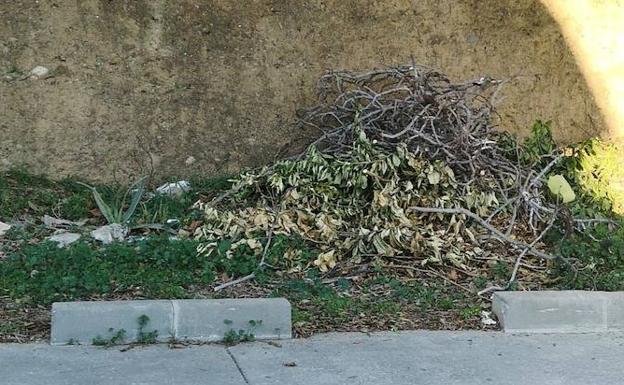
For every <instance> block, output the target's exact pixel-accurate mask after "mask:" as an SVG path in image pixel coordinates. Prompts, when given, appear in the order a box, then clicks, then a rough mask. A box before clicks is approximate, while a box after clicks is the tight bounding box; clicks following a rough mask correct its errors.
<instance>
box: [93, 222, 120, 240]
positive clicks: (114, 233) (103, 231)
mask: <svg viewBox="0 0 624 385" xmlns="http://www.w3.org/2000/svg"><path fill="white" fill-rule="evenodd" d="M127 235H128V228H127V227H125V226H122V225H120V224H118V223H113V224H112V225H106V226H101V227H98V228H97V229H95V230H93V231H92V232H91V236H92V237H93V239H95V240H96V241H100V242H102V243H103V244H105V245H108V244H109V243H113V241H123V240H124V239H126V236H127Z"/></svg>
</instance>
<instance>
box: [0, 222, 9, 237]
mask: <svg viewBox="0 0 624 385" xmlns="http://www.w3.org/2000/svg"><path fill="white" fill-rule="evenodd" d="M10 228H11V225H9V224H7V223H4V222H0V237H1V236H3V235H4V234H5V233H6V232H7V231H9V229H10Z"/></svg>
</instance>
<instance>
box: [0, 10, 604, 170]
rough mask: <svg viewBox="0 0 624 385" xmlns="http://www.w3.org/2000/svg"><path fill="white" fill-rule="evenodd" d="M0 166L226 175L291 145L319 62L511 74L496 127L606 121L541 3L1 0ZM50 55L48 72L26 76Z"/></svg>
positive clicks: (583, 132)
mask: <svg viewBox="0 0 624 385" xmlns="http://www.w3.org/2000/svg"><path fill="white" fill-rule="evenodd" d="M0 55H1V56H0V167H4V168H7V167H15V166H27V167H29V168H31V169H32V170H33V171H36V172H43V173H47V174H49V175H52V176H55V177H60V176H65V175H77V176H81V177H85V178H88V179H92V180H111V179H115V178H117V179H126V178H129V177H132V176H134V175H138V174H146V173H150V172H154V173H155V174H156V175H158V176H168V175H176V176H184V175H188V174H193V173H205V174H216V173H223V172H233V171H235V170H238V169H240V168H241V167H245V166H256V165H259V164H262V163H264V162H268V161H270V160H272V159H273V158H274V157H275V156H278V155H279V154H280V153H281V152H283V151H294V150H296V149H297V148H301V146H303V145H304V144H305V141H306V138H309V137H310V135H313V133H310V132H301V131H297V130H294V129H293V128H292V126H291V125H290V124H291V123H292V121H293V116H294V112H295V110H296V109H298V108H302V107H305V106H308V105H310V104H311V103H313V102H314V86H315V81H316V79H317V77H318V76H319V75H321V74H322V73H323V72H324V71H325V70H328V69H335V68H341V69H355V70H357V69H367V68H371V67H379V66H383V65H391V64H400V63H406V62H409V60H410V59H409V58H410V56H411V55H413V56H414V58H415V60H416V61H417V62H418V63H421V64H425V65H428V66H432V67H436V68H438V69H441V70H442V71H444V72H446V73H447V74H449V75H450V76H451V77H452V78H454V79H456V80H463V79H471V78H478V77H481V76H483V75H491V76H494V77H498V78H510V77H515V80H514V81H513V82H512V83H511V84H510V85H509V86H508V87H507V88H506V89H505V91H504V96H505V99H504V101H503V104H502V105H501V107H500V113H501V117H502V125H501V126H502V128H504V129H506V130H510V131H513V132H518V133H521V134H522V133H526V132H527V130H528V128H529V127H530V125H531V123H532V122H533V121H534V120H536V119H552V120H553V121H554V125H555V134H556V137H557V138H559V139H561V140H564V141H576V140H579V139H582V138H585V137H588V136H591V135H595V134H598V133H600V132H601V131H603V129H604V124H603V122H602V119H601V116H600V113H599V111H598V109H597V108H596V106H595V103H594V101H593V99H592V96H591V94H590V92H589V90H588V88H587V86H586V84H585V81H584V79H583V77H582V76H581V74H580V73H579V70H578V69H577V66H576V63H575V60H574V57H573V55H572V54H571V53H570V51H569V49H568V48H567V46H566V44H565V40H564V38H563V37H562V35H561V32H560V30H559V27H558V25H557V23H556V22H555V21H554V20H553V19H552V18H551V17H550V15H549V13H548V12H547V11H546V9H545V8H544V7H543V6H542V5H541V4H540V3H539V1H537V0H413V1H409V0H384V1H373V0H281V1H280V0H273V1H272V0H246V1H234V0H177V1H166V0H132V1H130V0H127V1H123V0H81V1H71V0H39V1H38V2H35V1H11V2H9V1H5V2H3V4H2V6H1V7H0ZM36 66H45V67H46V68H48V69H49V70H50V73H49V74H48V75H46V76H44V77H42V78H39V79H32V78H30V77H29V76H28V72H29V71H31V70H32V69H33V68H34V67H36Z"/></svg>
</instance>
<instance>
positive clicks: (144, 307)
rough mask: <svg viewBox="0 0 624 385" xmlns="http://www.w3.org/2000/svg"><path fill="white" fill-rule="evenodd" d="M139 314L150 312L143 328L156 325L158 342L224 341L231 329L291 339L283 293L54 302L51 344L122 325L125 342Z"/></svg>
mask: <svg viewBox="0 0 624 385" xmlns="http://www.w3.org/2000/svg"><path fill="white" fill-rule="evenodd" d="M142 315H146V316H148V317H149V323H148V324H147V325H146V326H145V328H144V330H143V331H144V332H145V333H149V332H151V331H153V330H156V331H157V332H158V338H157V339H158V341H161V342H164V341H168V340H169V339H171V338H174V339H175V340H185V341H209V342H217V341H223V339H224V337H225V335H226V334H227V333H228V332H229V331H231V330H234V331H235V332H237V333H238V331H239V330H243V331H244V332H245V333H249V334H253V336H254V337H255V338H256V339H287V338H292V320H291V306H290V303H289V302H288V301H287V300H286V299H284V298H244V299H205V300H199V299H193V300H142V301H112V302H104V301H99V302H98V301H94V302H59V303H54V304H53V305H52V332H51V337H50V343H51V344H52V345H65V344H68V343H69V342H70V341H71V342H73V343H80V344H91V343H92V341H93V339H94V338H95V337H98V336H99V337H102V338H104V339H109V338H110V337H112V336H113V335H114V333H115V332H116V331H118V330H121V329H124V330H125V331H126V339H125V341H124V342H126V343H130V342H135V341H136V340H137V336H138V332H139V324H138V320H139V317H141V316H142ZM250 321H251V322H250ZM111 328H112V329H113V330H112V331H111V330H110V329H111Z"/></svg>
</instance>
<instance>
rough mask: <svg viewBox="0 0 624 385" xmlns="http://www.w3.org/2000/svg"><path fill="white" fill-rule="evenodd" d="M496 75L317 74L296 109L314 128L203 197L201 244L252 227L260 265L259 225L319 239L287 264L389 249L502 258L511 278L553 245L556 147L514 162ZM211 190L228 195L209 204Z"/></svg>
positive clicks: (461, 264)
mask: <svg viewBox="0 0 624 385" xmlns="http://www.w3.org/2000/svg"><path fill="white" fill-rule="evenodd" d="M502 85H503V82H500V81H496V80H493V79H489V78H481V79H479V80H476V81H471V82H467V83H453V82H451V81H450V80H449V79H448V78H447V77H446V76H444V75H443V74H441V73H439V72H437V71H434V70H431V69H429V68H425V67H419V66H415V65H412V66H404V67H395V68H388V69H384V70H375V71H372V72H365V73H352V72H346V71H336V72H330V73H328V74H326V75H324V76H322V77H321V78H320V80H319V86H318V89H319V97H320V98H319V100H320V102H319V104H318V105H317V106H315V107H314V108H311V109H309V110H307V111H306V112H305V113H304V114H303V115H302V116H301V118H300V121H299V124H300V125H301V126H305V127H314V128H316V129H318V130H319V137H318V139H317V140H316V141H314V143H312V144H311V145H310V146H309V147H308V148H307V149H306V151H305V152H303V153H302V154H300V155H299V156H296V157H293V158H291V159H288V160H284V161H280V162H277V163H275V164H273V165H271V166H268V167H265V168H263V169H260V170H256V171H252V172H247V173H243V174H241V175H240V176H239V177H238V178H237V180H236V183H235V184H234V187H233V188H232V190H231V191H229V192H228V193H227V194H226V195H224V196H222V197H220V198H218V199H216V200H215V201H213V202H209V203H204V204H202V207H203V208H204V210H205V213H206V224H205V225H204V226H203V227H202V228H200V229H198V232H197V236H198V237H199V238H201V239H203V240H205V242H204V245H203V247H202V248H201V250H200V251H201V252H203V253H206V255H210V254H211V253H215V252H218V250H217V247H216V245H217V243H216V242H215V240H217V239H219V238H223V237H226V238H229V239H231V240H232V242H233V246H232V247H234V248H239V247H251V246H250V245H251V242H252V241H253V240H256V239H260V240H261V241H262V242H264V245H265V247H264V252H263V251H262V248H261V247H254V249H255V251H253V252H255V253H257V255H258V258H259V260H260V262H259V264H260V266H261V267H262V266H265V265H267V262H266V261H265V258H264V257H265V256H266V249H267V248H268V244H270V240H271V237H272V236H273V235H275V234H286V235H291V236H298V237H301V238H303V239H304V240H306V241H307V242H310V243H311V244H313V245H314V246H315V247H316V248H317V249H318V250H319V254H318V258H317V259H315V260H314V261H306V260H301V259H298V257H297V251H296V250H292V253H291V252H290V251H289V252H288V253H286V254H287V255H286V256H285V258H286V259H288V261H287V263H288V269H289V271H290V272H293V273H296V272H302V271H305V270H306V269H311V268H318V269H320V270H321V271H322V272H324V273H327V274H331V273H332V271H335V270H337V269H346V268H348V266H351V265H357V264H362V263H367V262H370V261H384V260H385V261H388V260H389V261H392V260H401V263H403V264H405V263H408V264H411V265H413V266H423V265H426V266H429V267H435V266H438V267H440V268H444V267H445V266H446V267H448V266H452V267H454V268H457V269H460V270H461V271H465V272H466V273H468V274H470V272H471V271H474V270H476V269H480V268H482V267H483V266H484V265H485V264H487V263H488V262H491V261H492V260H505V261H506V262H509V263H511V264H513V265H514V270H513V273H512V277H511V279H510V281H509V283H511V282H513V281H514V280H515V279H516V274H517V273H518V271H519V269H520V268H521V267H522V266H529V265H527V264H526V263H525V259H527V258H533V259H535V260H536V261H534V263H533V265H532V266H534V267H536V268H539V266H543V261H546V260H552V259H555V258H556V256H553V255H550V254H548V253H546V252H545V251H543V249H542V248H541V240H542V238H543V237H544V234H545V233H546V232H547V231H548V230H549V229H550V228H551V227H552V226H553V224H554V223H555V221H556V220H557V219H558V218H560V217H561V215H560V212H561V209H560V207H561V206H560V205H559V204H558V202H557V199H554V198H553V197H552V196H548V191H547V189H545V188H544V185H545V178H546V176H547V174H548V173H549V171H550V170H551V169H552V167H553V166H554V165H556V164H557V162H558V160H559V159H560V154H559V153H558V152H557V151H553V152H552V153H549V154H546V155H542V156H540V157H537V158H535V159H532V160H531V161H527V159H526V157H524V156H523V153H522V152H523V149H522V148H521V145H519V144H518V142H517V141H516V140H515V139H513V138H512V137H510V136H508V135H505V134H501V133H499V132H497V131H496V130H495V126H494V123H493V120H494V118H495V110H494V105H495V103H496V99H497V97H498V95H499V91H500V88H501V87H502ZM224 201H229V202H230V203H234V204H233V205H232V204H230V205H227V206H226V207H228V208H219V207H222V206H219V204H218V203H224ZM254 245H256V246H257V244H256V243H254ZM540 264H541V265H540ZM251 278H253V276H251ZM493 288H494V289H496V288H497V287H493ZM503 288H504V287H503Z"/></svg>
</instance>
